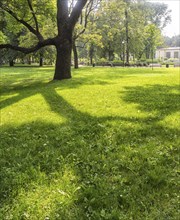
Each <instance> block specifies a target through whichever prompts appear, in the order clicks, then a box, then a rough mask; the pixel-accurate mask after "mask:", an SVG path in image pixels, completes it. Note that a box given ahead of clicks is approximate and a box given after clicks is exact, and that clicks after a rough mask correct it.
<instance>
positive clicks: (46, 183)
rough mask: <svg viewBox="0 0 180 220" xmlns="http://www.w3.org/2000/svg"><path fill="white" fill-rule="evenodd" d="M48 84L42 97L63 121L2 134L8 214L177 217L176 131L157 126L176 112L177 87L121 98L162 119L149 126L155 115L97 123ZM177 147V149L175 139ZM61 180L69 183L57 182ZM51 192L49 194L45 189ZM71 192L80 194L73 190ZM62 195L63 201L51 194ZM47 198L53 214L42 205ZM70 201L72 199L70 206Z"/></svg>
mask: <svg viewBox="0 0 180 220" xmlns="http://www.w3.org/2000/svg"><path fill="white" fill-rule="evenodd" d="M45 85H46V88H47V87H48V89H44V85H43V84H42V85H41V86H40V87H39V88H38V92H40V93H41V94H42V95H43V97H44V98H45V100H46V102H47V103H48V105H49V106H50V108H51V110H52V111H53V112H55V113H57V114H58V115H60V116H63V117H64V118H65V119H66V122H63V123H59V124H53V123H46V122H43V121H36V122H31V123H27V124H23V125H21V126H18V127H14V126H12V127H11V126H9V127H4V128H3V129H2V148H1V150H2V156H1V158H2V160H1V187H2V190H1V194H0V197H1V204H2V207H3V208H4V209H2V211H3V212H2V213H3V215H4V216H6V217H7V216H8V215H9V216H10V215H14V216H15V218H19V219H20V218H21V217H22V215H23V213H28V214H29V215H32V216H34V217H36V218H37V217H38V216H40V218H41V219H43V218H45V217H48V215H49V217H50V218H52V219H58V216H59V215H60V217H59V219H88V218H89V219H100V218H103V216H105V217H106V218H107V219H118V218H119V216H122V217H123V218H124V219H130V218H135V219H142V218H145V217H149V216H150V217H151V218H152V219H153V218H154V219H155V218H158V217H159V218H160V217H161V219H163V218H165V217H168V216H170V217H171V216H173V215H174V216H175V214H173V213H175V207H176V204H175V203H176V202H175V201H176V200H175V199H174V198H173V193H175V191H176V184H175V183H174V181H173V182H172V177H173V176H174V175H175V174H174V172H172V171H173V169H174V167H175V165H176V162H175V159H177V158H175V157H174V158H172V155H173V156H174V155H176V154H177V151H176V149H175V148H172V147H171V148H169V147H170V146H172V138H173V137H174V135H177V132H178V131H177V129H176V128H164V127H163V126H162V125H159V124H157V122H158V121H159V120H160V119H162V117H165V116H166V115H167V114H172V113H174V112H176V111H177V110H178V109H177V105H176V103H177V96H176V93H175V94H174V92H171V91H174V90H176V89H177V88H176V87H163V86H160V85H156V86H154V87H153V86H151V87H133V88H130V87H127V91H126V92H125V93H124V97H123V99H124V100H125V101H126V102H127V103H128V102H129V103H132V102H133V103H138V104H139V107H138V108H139V109H140V110H141V111H144V112H150V111H156V112H157V115H156V116H157V117H155V118H154V120H152V118H151V117H147V118H143V119H142V118H132V117H123V116H122V117H119V116H114V117H113V116H107V117H95V116H92V115H90V114H88V113H85V112H81V111H78V110H77V109H76V108H74V107H73V106H72V105H70V104H69V103H68V102H67V101H66V100H65V99H64V98H63V97H62V96H60V95H59V94H58V93H57V91H56V88H57V86H58V83H56V82H55V83H51V84H45ZM58 88H59V87H58ZM64 88H65V87H64ZM27 91H28V90H27ZM164 91H166V93H167V94H168V99H167V98H166V95H165V92H164ZM36 93H37V90H36ZM23 94H24V93H23ZM23 94H22V95H21V96H20V97H19V99H17V98H18V97H14V98H16V99H14V100H13V99H12V100H11V101H10V102H9V103H8V105H11V104H12V103H14V102H16V101H18V100H21V99H23V98H24V96H23ZM33 94H34V93H33V91H31V90H30V91H29V94H28V92H27V96H28V95H33ZM25 95H26V93H25ZM154 96H156V97H155V98H154ZM25 97H26V96H25ZM162 100H163V101H162ZM169 100H171V103H170V102H169ZM7 102H8V100H7ZM170 104H171V105H170ZM170 107H171V108H170ZM114 121H115V122H116V123H115V124H113V122H114ZM159 131H161V132H159ZM174 145H175V146H177V143H176V141H174ZM67 169H69V170H71V171H72V172H74V176H75V177H74V178H72V176H71V175H70V174H68V175H69V176H70V177H69V182H68V181H66V180H65V179H64V175H65V173H66V170H67ZM174 178H175V176H174ZM59 179H62V182H63V181H64V182H63V183H58V184H59V185H58V184H55V182H57V181H59ZM38 187H40V188H42V189H44V190H43V191H42V190H41V191H40V193H41V194H42V197H40V199H39V203H38V204H37V206H36V205H35V201H33V198H32V197H35V198H38V192H39V191H38V189H39V188H38ZM169 187H171V191H170V192H169V191H168V188H169ZM49 188H52V190H51V191H48V190H49ZM59 188H60V189H59ZM71 188H72V189H73V188H75V189H74V190H73V191H71ZM62 189H63V190H62ZM76 189H77V190H76ZM57 190H60V194H61V195H62V197H60V198H59V197H57V196H56V194H57V193H55V194H53V192H54V191H55V192H57ZM164 191H166V193H169V195H170V194H171V196H172V201H171V199H169V197H167V198H166V196H165V195H163V194H164ZM152 192H153V196H152ZM52 194H53V195H54V196H51V195H52ZM19 195H21V196H19ZM68 195H69V196H68ZM43 196H44V197H43ZM46 196H47V197H48V198H49V200H48V202H47V207H49V208H47V207H43V203H46V202H45V201H46V198H45V197H46ZM71 197H72V201H71V202H68V198H71ZM173 199H174V200H173ZM30 201H32V203H31V202H30ZM59 201H60V202H59ZM164 201H165V202H164ZM173 201H174V202H173ZM3 203H4V204H5V206H3ZM15 203H17V204H18V206H16V205H15ZM50 204H53V206H51V205H50ZM48 209H49V210H50V211H47V210H48ZM34 210H35V211H34ZM40 210H43V212H42V213H41V212H40ZM153 213H156V216H155V215H154V214H153ZM157 213H159V214H157ZM153 215H154V216H153Z"/></svg>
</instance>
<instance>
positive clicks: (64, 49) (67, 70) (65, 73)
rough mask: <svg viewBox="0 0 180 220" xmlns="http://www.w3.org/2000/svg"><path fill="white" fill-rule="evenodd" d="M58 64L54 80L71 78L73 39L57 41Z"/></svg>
mask: <svg viewBox="0 0 180 220" xmlns="http://www.w3.org/2000/svg"><path fill="white" fill-rule="evenodd" d="M56 51H57V56H56V66H55V74H54V80H61V79H69V78H71V52H72V41H71V39H69V38H66V39H64V38H63V41H61V40H58V41H56Z"/></svg>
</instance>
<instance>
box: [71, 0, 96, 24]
mask: <svg viewBox="0 0 180 220" xmlns="http://www.w3.org/2000/svg"><path fill="white" fill-rule="evenodd" d="M87 1H88V0H79V1H77V3H76V5H75V6H74V8H73V11H72V12H71V15H70V18H69V22H70V26H71V27H72V28H74V26H75V24H76V22H77V21H78V18H79V17H80V15H81V12H82V9H83V8H84V6H85V5H86V3H87ZM89 1H93V0H89Z"/></svg>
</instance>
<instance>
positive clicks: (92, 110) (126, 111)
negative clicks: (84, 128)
mask: <svg viewBox="0 0 180 220" xmlns="http://www.w3.org/2000/svg"><path fill="white" fill-rule="evenodd" d="M114 90H115V91H114ZM56 91H57V93H58V94H59V95H60V96H62V97H63V98H64V99H65V100H66V101H67V103H69V105H70V106H72V107H73V108H74V109H75V110H76V111H78V112H81V113H85V114H88V115H91V116H95V117H104V116H124V117H125V116H129V117H133V116H137V115H138V117H146V116H147V113H145V112H143V111H140V110H139V107H138V105H137V104H136V103H131V104H129V103H127V102H125V101H123V99H122V98H121V97H120V95H119V87H118V86H117V87H116V86H108V87H107V86H106V87H102V86H99V85H96V86H94V89H92V88H90V87H89V86H82V87H81V89H70V90H63V91H62V90H59V89H57V90H56Z"/></svg>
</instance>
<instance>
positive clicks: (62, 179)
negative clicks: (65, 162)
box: [5, 168, 80, 220]
mask: <svg viewBox="0 0 180 220" xmlns="http://www.w3.org/2000/svg"><path fill="white" fill-rule="evenodd" d="M39 178H40V179H41V180H40V182H43V183H40V184H39V183H33V186H32V187H31V189H30V190H26V189H25V188H21V189H20V190H19V193H18V195H17V197H16V198H15V199H14V201H13V204H12V206H11V207H9V210H8V212H7V213H6V216H5V219H33V220H41V219H42V220H44V219H61V216H62V215H64V214H65V213H67V219H70V218H68V217H71V215H72V213H71V212H73V211H72V210H73V206H74V201H76V200H77V196H78V191H79V189H80V187H79V186H78V184H77V177H76V176H75V174H74V171H73V170H70V169H69V168H67V169H66V170H65V171H64V174H63V175H62V174H59V178H57V173H56V178H55V179H52V180H51V181H50V182H49V181H47V179H48V177H47V176H46V174H44V173H42V175H41V176H40V177H39ZM64 217H65V216H64Z"/></svg>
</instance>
